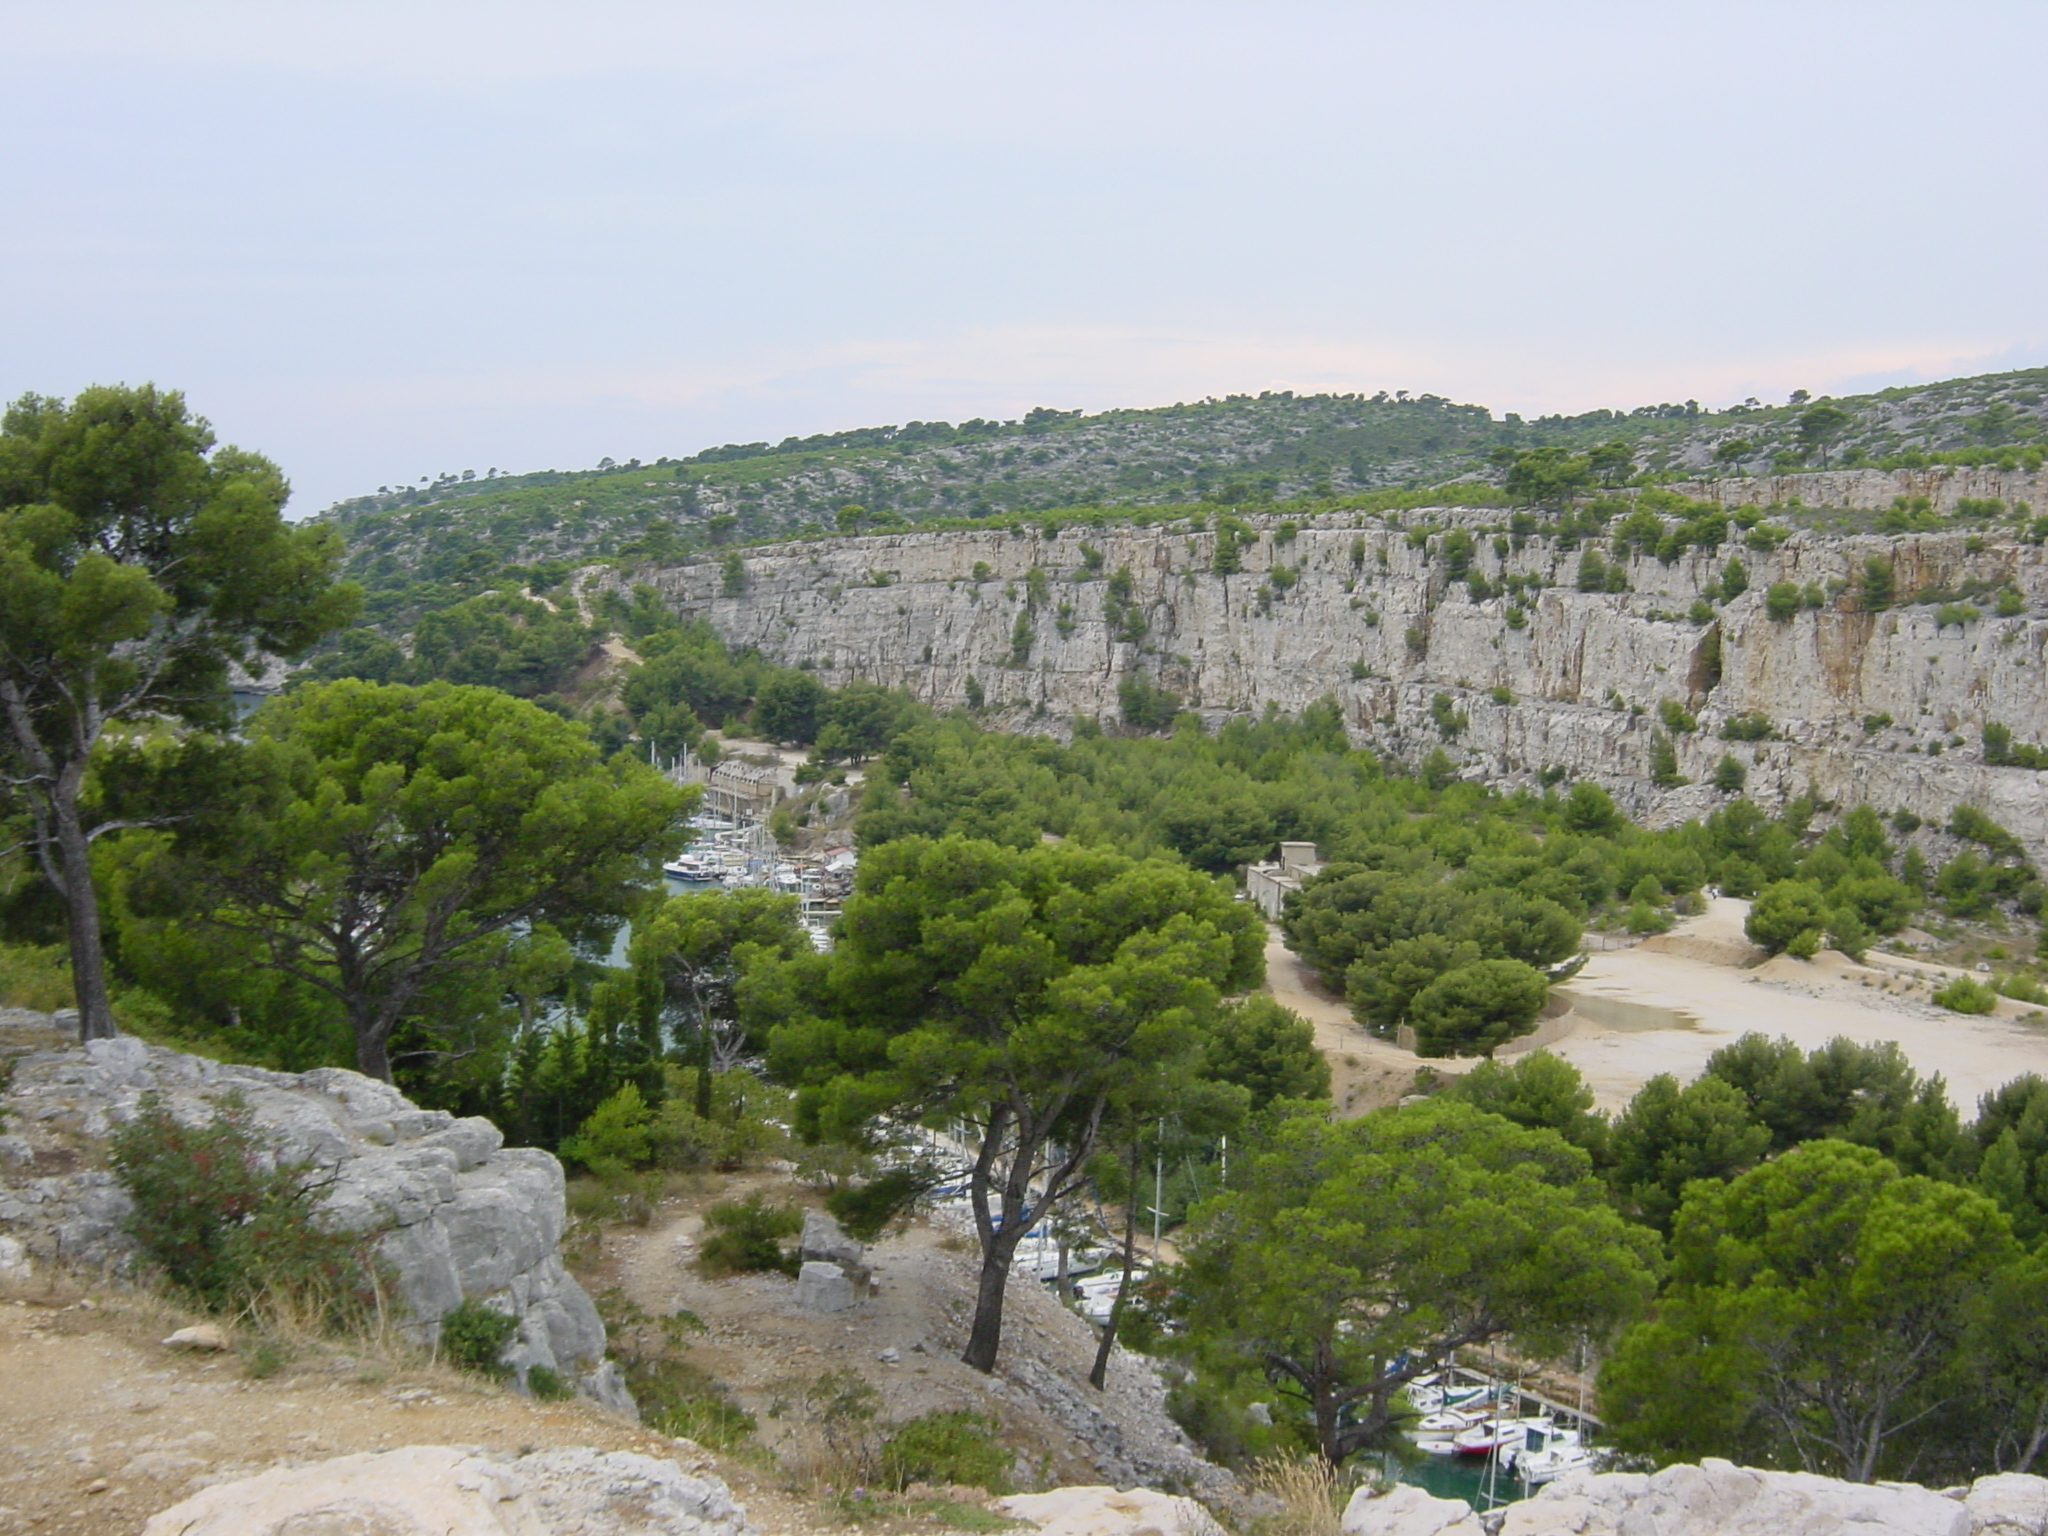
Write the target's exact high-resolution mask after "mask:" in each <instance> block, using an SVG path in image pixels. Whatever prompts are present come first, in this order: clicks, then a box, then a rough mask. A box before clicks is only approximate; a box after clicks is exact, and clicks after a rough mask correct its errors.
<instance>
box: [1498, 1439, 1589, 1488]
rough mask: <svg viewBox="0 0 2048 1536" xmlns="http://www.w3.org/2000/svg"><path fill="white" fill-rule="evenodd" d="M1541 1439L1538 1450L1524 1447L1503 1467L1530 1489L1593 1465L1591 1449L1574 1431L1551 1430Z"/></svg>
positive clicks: (1586, 1469)
mask: <svg viewBox="0 0 2048 1536" xmlns="http://www.w3.org/2000/svg"><path fill="white" fill-rule="evenodd" d="M1541 1438H1542V1441H1543V1443H1542V1444H1541V1445H1540V1446H1538V1445H1533V1444H1524V1445H1523V1446H1522V1448H1521V1449H1520V1450H1517V1451H1515V1452H1514V1453H1513V1459H1512V1460H1510V1461H1507V1462H1506V1463H1505V1464H1506V1466H1507V1469H1508V1471H1510V1472H1512V1473H1513V1474H1514V1475H1515V1477H1516V1478H1518V1479H1519V1480H1520V1481H1521V1482H1523V1483H1524V1484H1526V1485H1527V1486H1529V1487H1531V1488H1540V1487H1541V1486H1542V1485H1543V1484H1545V1483H1551V1482H1555V1481H1556V1480H1557V1479H1558V1478H1560V1477H1563V1476H1565V1475H1566V1474H1567V1473H1571V1472H1581V1471H1590V1470H1591V1469H1592V1468H1593V1467H1594V1465H1595V1464H1596V1453H1595V1452H1594V1450H1593V1447H1591V1446H1590V1445H1587V1444H1586V1443H1585V1439H1584V1437H1583V1436H1581V1435H1580V1433H1579V1432H1578V1431H1577V1430H1576V1429H1560V1430H1554V1431H1552V1432H1551V1433H1549V1434H1546V1435H1544V1436H1542V1437H1541Z"/></svg>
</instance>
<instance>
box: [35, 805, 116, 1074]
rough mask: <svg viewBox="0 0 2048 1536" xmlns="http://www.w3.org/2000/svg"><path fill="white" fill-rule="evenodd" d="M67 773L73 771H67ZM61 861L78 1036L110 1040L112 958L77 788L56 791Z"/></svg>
mask: <svg viewBox="0 0 2048 1536" xmlns="http://www.w3.org/2000/svg"><path fill="white" fill-rule="evenodd" d="M67 777H68V776H67ZM50 799H51V801H52V802H53V803H52V805H51V807H50V809H51V817H52V819H53V820H54V821H55V822H56V833H57V836H56V843H57V865H58V868H59V869H60V870H61V871H62V873H63V876H64V886H63V892H62V894H63V897H64V909H65V924H64V926H65V930H66V936H67V938H68V939H69V940H70V944H71V986H72V990H73V991H74V992H76V993H77V996H78V1038H79V1039H80V1040H111V1039H113V1038H114V1036H116V1035H118V1034H119V1033H120V1032H121V1031H120V1030H119V1029H117V1028H116V1027H115V1025H114V1007H113V1004H112V1002H110V1001H109V1000H108V997H107V961H106V956H105V954H104V953H103V952H102V951H101V949H100V903H99V895H98V893H97V892H96V891H94V889H93V885H92V847H91V844H90V843H89V842H88V840H87V838H86V835H85V829H84V828H83V827H81V826H80V825H79V824H78V802H77V799H76V792H75V790H74V792H73V793H72V794H71V795H68V796H67V795H65V794H64V793H63V787H62V786H60V789H59V791H58V792H57V793H55V794H53V795H51V797H50Z"/></svg>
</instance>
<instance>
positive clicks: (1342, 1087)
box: [1266, 927, 1472, 1115]
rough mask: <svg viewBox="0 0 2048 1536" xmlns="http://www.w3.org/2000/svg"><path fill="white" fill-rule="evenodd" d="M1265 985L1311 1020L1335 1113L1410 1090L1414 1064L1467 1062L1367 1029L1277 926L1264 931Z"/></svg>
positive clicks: (1366, 1107) (1357, 1111) (1459, 1066)
mask: <svg viewBox="0 0 2048 1536" xmlns="http://www.w3.org/2000/svg"><path fill="white" fill-rule="evenodd" d="M1266 990H1267V991H1268V992H1270V993H1271V994H1272V995H1273V1000H1274V1001H1275V1002H1277V1003H1279V1004H1280V1005H1281V1006H1282V1007H1285V1008H1292V1009H1293V1010H1294V1011H1295V1012H1296V1013H1298V1014H1300V1015H1301V1016H1302V1017H1303V1018H1305V1019H1307V1020H1308V1021H1309V1023H1310V1024H1312V1025H1314V1026H1315V1032H1316V1046H1317V1048H1318V1049H1319V1050H1321V1051H1322V1053H1323V1054H1324V1055H1325V1056H1327V1057H1328V1058H1329V1060H1330V1094H1331V1097H1332V1099H1333V1100H1334V1101H1335V1103H1336V1106H1337V1113H1338V1114H1340V1115H1362V1114H1366V1113H1367V1112H1369V1111H1371V1110H1375V1109H1384V1108H1385V1107H1386V1106H1387V1105H1389V1104H1392V1103H1394V1102H1395V1101H1397V1100H1398V1099H1400V1098H1401V1097H1402V1095H1404V1094H1409V1093H1413V1092H1414V1091H1415V1073H1416V1071H1417V1069H1418V1068H1421V1067H1429V1068H1432V1069H1434V1070H1435V1071H1437V1072H1440V1073H1445V1074H1455V1073H1457V1072H1459V1071H1461V1070H1463V1069H1464V1068H1466V1067H1469V1066H1471V1065H1472V1063H1471V1062H1469V1061H1464V1062H1459V1061H1431V1060H1426V1059H1425V1058H1423V1057H1421V1056H1418V1055H1416V1054H1415V1053H1414V1052H1413V1051H1404V1050H1402V1049H1401V1048H1400V1047H1399V1046H1397V1045H1394V1044H1392V1043H1391V1042H1389V1041H1386V1040H1381V1039H1379V1038H1378V1037H1377V1036H1375V1035H1373V1034H1372V1033H1370V1032H1369V1031H1368V1030H1367V1029H1366V1027H1365V1026H1364V1025H1363V1024H1360V1023H1359V1022H1358V1020H1356V1019H1354V1018H1353V1017H1352V1016H1351V1009H1350V1008H1349V1007H1348V1006H1347V1005H1346V1004H1345V1002H1344V1000H1343V999H1342V998H1341V997H1338V996H1337V995H1336V994H1335V993H1334V992H1332V991H1330V989H1329V988H1328V987H1325V986H1324V985H1323V984H1322V983H1321V982H1320V981H1318V980H1316V978H1315V973H1314V972H1312V971H1311V970H1310V969H1309V968H1308V966H1307V965H1306V964H1304V963H1303V961H1302V959H1301V957H1300V956H1299V955H1297V954H1295V952H1294V951H1293V950H1291V949H1289V948H1288V947H1287V941H1286V940H1285V939H1283V938H1282V937H1281V936H1280V930H1279V929H1277V928H1271V927H1269V928H1268V929H1267V931H1266Z"/></svg>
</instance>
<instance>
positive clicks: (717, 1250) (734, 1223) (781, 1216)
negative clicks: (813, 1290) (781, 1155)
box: [697, 1194, 804, 1275]
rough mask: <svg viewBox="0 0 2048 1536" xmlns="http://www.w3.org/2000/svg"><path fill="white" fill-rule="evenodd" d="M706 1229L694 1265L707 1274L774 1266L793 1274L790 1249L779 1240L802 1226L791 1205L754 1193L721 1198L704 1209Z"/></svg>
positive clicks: (794, 1259)
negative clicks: (766, 1199)
mask: <svg viewBox="0 0 2048 1536" xmlns="http://www.w3.org/2000/svg"><path fill="white" fill-rule="evenodd" d="M704 1225H705V1226H706V1227H707V1228H708V1229H709V1230H708V1231H707V1232H706V1234H705V1237H704V1242H703V1246H702V1247H701V1248H700V1249H699V1250H698V1254H697V1268H698V1269H699V1270H701V1271H702V1272H703V1273H705V1274H707V1275H737V1274H746V1273H750V1272H755V1271H760V1270H774V1271H778V1272H780V1273H782V1274H785V1275H794V1274H795V1273H796V1272H797V1269H798V1267H799V1266H798V1261H797V1256H796V1253H795V1251H794V1250H790V1251H787V1252H785V1251H784V1249H783V1246H782V1240H783V1239H784V1238H786V1237H795V1236H796V1235H797V1233H799V1232H801V1231H802V1230H803V1229H804V1217H803V1212H802V1211H800V1210H798V1209H797V1208H796V1207H795V1206H793V1205H770V1204H768V1203H767V1201H765V1200H763V1199H762V1198H761V1197H760V1196H759V1195H758V1194H755V1195H749V1196H747V1198H746V1199H744V1200H721V1201H719V1202H718V1204H716V1205H714V1206H712V1207H711V1209H710V1210H709V1211H707V1212H706V1213H705V1216H704Z"/></svg>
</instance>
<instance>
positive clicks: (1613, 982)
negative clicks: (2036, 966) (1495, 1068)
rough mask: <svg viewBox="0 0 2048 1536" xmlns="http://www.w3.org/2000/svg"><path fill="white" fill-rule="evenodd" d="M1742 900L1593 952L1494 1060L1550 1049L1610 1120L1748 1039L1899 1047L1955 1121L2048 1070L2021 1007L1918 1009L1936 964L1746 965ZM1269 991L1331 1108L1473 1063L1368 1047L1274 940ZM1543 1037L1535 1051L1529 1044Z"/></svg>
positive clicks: (2037, 1030) (1375, 1044)
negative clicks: (1538, 1024) (1317, 1070)
mask: <svg viewBox="0 0 2048 1536" xmlns="http://www.w3.org/2000/svg"><path fill="white" fill-rule="evenodd" d="M1748 909H1749V904H1748V903H1747V902H1743V901H1737V900H1733V899H1731V898H1727V897H1722V898H1717V899H1716V900H1714V901H1711V902H1709V903H1708V906H1707V910H1706V911H1705V912H1704V913H1702V914H1701V915H1699V916H1698V917H1694V918H1691V919H1688V920H1687V921H1686V922H1684V923H1681V924H1679V925H1678V926H1677V927H1676V928H1674V929H1673V930H1672V931H1671V933H1670V934H1668V935H1665V936H1664V937H1662V938H1659V939H1652V940H1649V941H1647V942H1645V943H1643V944H1639V945H1633V946H1631V947H1629V948H1626V949H1614V950H1604V951H1598V952H1595V953H1594V954H1593V956H1592V958H1591V959H1590V960H1589V961H1588V962H1587V965H1586V968H1585V969H1584V970H1583V971H1581V972H1580V973H1579V974H1578V975H1577V976H1575V977H1574V978H1572V980H1571V981H1569V982H1567V983H1566V984H1565V985H1564V986H1562V987H1560V988H1559V989H1558V994H1557V995H1558V996H1559V998H1560V999H1562V1000H1565V1001H1568V1002H1571V1003H1572V1004H1573V1005H1574V1006H1573V1007H1572V1008H1571V1010H1570V1011H1569V1012H1567V1013H1565V1014H1564V1015H1563V1016H1562V1017H1560V1018H1556V1019H1549V1020H1546V1021H1545V1022H1544V1025H1543V1027H1542V1029H1541V1031H1540V1033H1539V1035H1538V1036H1536V1037H1533V1038H1532V1039H1530V1040H1528V1041H1518V1042H1516V1045H1515V1046H1511V1047H1509V1048H1508V1049H1507V1050H1505V1051H1503V1052H1502V1053H1501V1054H1502V1056H1503V1057H1512V1056H1514V1055H1516V1054H1520V1053H1522V1052H1526V1051H1528V1050H1532V1049H1539V1048H1541V1049H1547V1050H1550V1051H1552V1052H1554V1053H1555V1054H1556V1055H1558V1056H1561V1057H1563V1058H1564V1059H1565V1060H1567V1061H1569V1062H1571V1063H1572V1064H1573V1065H1574V1066H1576V1067H1577V1068H1578V1069H1579V1071H1580V1072H1581V1073H1583V1074H1584V1076H1585V1078H1586V1081H1587V1084H1588V1085H1589V1086H1590V1087H1591V1088H1592V1089H1593V1093H1594V1096H1595V1099H1596V1100H1597V1102H1598V1103H1599V1106H1600V1107H1601V1108H1602V1109H1604V1110H1607V1111H1609V1112H1614V1111H1617V1110H1619V1109H1620V1108H1622V1106H1624V1105H1625V1104H1627V1102H1628V1100H1629V1099H1630V1097H1631V1096H1633V1095H1634V1093H1635V1091H1636V1090H1637V1089H1638V1088H1640V1087H1642V1085H1643V1084H1644V1083H1646V1082H1648V1081H1649V1080H1650V1079H1651V1078H1652V1077H1655V1076H1656V1075H1657V1074H1658V1073H1660V1072H1669V1073H1671V1074H1672V1075H1673V1076H1675V1077H1677V1078H1679V1079H1680V1080H1681V1081H1690V1080H1691V1079H1692V1078H1695V1077H1697V1076H1698V1075H1699V1074H1700V1071H1701V1070H1702V1069H1703V1068H1704V1067H1705V1066H1706V1062H1707V1058H1708V1057H1709V1056H1711V1055H1712V1054H1713V1053H1714V1052H1715V1051H1717V1050H1719V1049H1720V1048H1721V1047H1722V1046H1724V1045H1727V1044H1729V1043H1730V1042H1732V1041H1734V1040H1736V1039H1739V1038H1740V1037H1741V1036H1743V1035H1745V1034H1751V1033H1762V1034H1768V1035H1772V1036H1778V1035H1784V1036H1788V1037H1789V1038H1791V1039H1792V1040H1795V1041H1797V1042H1798V1043H1799V1045H1800V1046H1802V1047H1803V1048H1805V1049H1807V1050H1812V1049H1815V1048H1816V1047H1818V1046H1822V1045H1825V1044H1826V1043H1827V1042H1828V1041H1829V1040H1831V1039H1833V1038H1834V1037H1835V1036H1837V1035H1843V1036H1846V1037H1848V1038H1849V1039H1851V1040H1855V1041H1857V1042H1859V1043H1862V1044H1871V1043H1875V1042H1878V1041H1883V1040H1895V1041H1897V1042H1898V1044H1899V1046H1900V1048H1901V1049H1902V1050H1904V1052H1905V1053H1906V1057H1907V1059H1908V1060H1909V1061H1911V1062H1912V1063H1913V1065H1914V1067H1915V1068H1916V1069H1917V1070H1919V1071H1920V1072H1922V1073H1923V1074H1933V1073H1940V1074H1941V1076H1942V1077H1943V1078H1944V1079H1946V1081H1947V1083H1948V1089H1949V1096H1950V1098H1951V1099H1952V1100H1953V1101H1954V1102H1955V1104H1956V1106H1957V1108H1958V1109H1959V1110H1961V1111H1962V1113H1963V1114H1964V1115H1965V1116H1968V1115H1970V1114H1973V1113H1974V1112H1975V1110H1976V1106H1977V1101H1978V1100H1979V1099H1980V1098H1981V1097H1982V1096H1983V1095H1984V1094H1986V1093H1989V1092H1990V1091H1991V1090H1992V1089H1994V1088H1996V1087H1998V1086H1999V1085H2000V1084H2002V1083H2006V1082H2009V1081H2011V1080H2012V1079H2013V1078H2015V1077H2018V1076H2019V1075H2021V1074H2022V1073H2025V1072H2042V1073H2048V1028H2043V1027H2041V1026H2040V1025H2038V1024H2032V1023H2028V1022H2025V1021H2024V1018H2023V1017H2022V1016H2023V1015H2024V1014H2026V1013H2027V1012H2028V1011H2029V1010H2027V1009H2025V1008H2023V1007H2021V1006H2020V1005H2017V1004H2012V1003H2004V1004H2001V1005H2000V1012H1999V1014H1997V1015H1993V1016H1988V1017H1981V1018H1980V1017H1971V1016H1969V1015H1966V1014H1960V1013H1951V1012H1949V1011H1948V1010H1947V1009H1944V1008H1937V1007H1935V1006H1934V1005H1933V1004H1931V1003H1928V1002H1925V1001H1922V1000H1920V998H1922V997H1924V992H1925V989H1924V987H1921V986H1917V985H1913V984H1912V983H1913V982H1914V981H1915V980H1917V978H1920V977H1924V976H1934V977H1936V978H1937V979H1938V978H1939V976H1940V975H1942V974H1944V973H1945V968H1944V967H1940V966H1937V965H1933V964H1932V963H1930V962H1927V961H1923V960H1917V959H1914V958H1913V957H1910V956H1900V955H1888V954H1883V953H1879V952H1873V953H1872V954H1871V956H1870V957H1869V963H1867V964H1865V965H1856V964H1854V963H1852V962H1850V961H1849V960H1847V959H1846V958H1845V957H1843V956H1840V955H1836V954H1833V953H1832V952H1831V951H1823V952H1822V954H1821V955H1820V956H1819V957H1818V958H1817V959H1815V960H1812V961H1800V960H1793V959H1790V958H1788V957H1784V956H1780V957H1779V958H1777V959H1775V960H1772V961H1770V962H1768V963H1767V964H1765V965H1761V966H1757V967H1755V968H1754V969H1745V968H1744V967H1743V965H1742V964H1741V961H1742V960H1743V959H1745V958H1753V957H1754V955H1755V951H1754V950H1752V949H1751V948H1750V946H1749V945H1748V943H1747V941H1746V940H1745V939H1744V938H1743V934H1742V923H1743V918H1744V917H1745V916H1746V915H1747V913H1748ZM1266 962H1267V985H1268V989H1269V990H1270V991H1271V992H1272V994H1273V996H1274V997H1275V998H1276V999H1277V1000H1279V1001H1280V1002H1281V1003H1284V1004H1285V1005H1286V1006H1287V1007H1289V1008H1292V1009H1294V1010H1295V1012H1297V1013H1299V1014H1301V1015H1302V1016H1303V1017H1305V1018H1307V1019H1309V1020H1310V1022H1311V1023H1313V1024H1314V1026H1315V1030H1316V1043H1317V1044H1318V1045H1320V1046H1321V1047H1322V1049H1323V1051H1324V1052H1325V1054H1327V1055H1328V1056H1329V1057H1330V1060H1331V1065H1332V1069H1333V1073H1334V1076H1335V1078H1336V1097H1337V1104H1338V1107H1339V1110H1340V1112H1342V1113H1347V1114H1362V1113H1364V1112H1365V1111H1366V1110H1369V1109H1373V1108H1376V1107H1378V1106H1380V1105H1383V1104H1386V1103H1390V1102H1392V1101H1393V1100H1394V1099H1396V1098H1398V1097H1400V1095H1401V1094H1402V1093H1405V1092H1408V1091H1409V1085H1410V1084H1412V1083H1413V1081H1414V1073H1415V1070H1416V1069H1417V1068H1418V1067H1423V1066H1427V1067H1431V1068H1434V1069H1435V1070H1437V1071H1439V1072H1451V1073H1455V1072H1457V1071H1459V1070H1461V1069H1462V1068H1464V1067H1468V1066H1470V1065H1471V1063H1470V1062H1440V1061H1428V1060H1425V1059H1423V1058H1421V1057H1418V1056H1416V1055H1414V1054H1413V1053H1412V1052H1409V1051H1403V1050H1400V1049H1398V1048H1397V1047H1395V1046H1393V1045H1391V1044H1389V1043H1388V1042H1386V1041H1383V1040H1377V1039H1374V1038H1373V1037H1372V1036H1371V1035H1370V1034H1368V1033H1367V1032H1366V1031H1365V1030H1364V1029H1363V1028H1362V1027H1361V1026H1360V1025H1359V1024H1358V1023H1357V1022H1356V1021H1355V1020H1353V1019H1352V1017H1351V1014H1350V1010H1349V1009H1348V1008H1346V1007H1345V1005H1344V1003H1343V1001H1342V1000H1341V999H1340V998H1337V997H1336V996H1334V995H1333V994H1331V993H1330V992H1329V991H1328V990H1327V989H1326V988H1324V987H1322V986H1321V985H1320V984H1318V983H1317V982H1316V981H1315V979H1314V978H1313V976H1311V975H1310V974H1309V972H1308V969H1307V967H1306V966H1304V965H1303V964H1302V962H1301V961H1300V959H1299V958H1298V957H1296V956H1295V955H1294V954H1293V952H1292V951H1290V950H1289V949H1287V947H1286V945H1285V943H1284V941H1283V940H1281V938H1280V937H1279V935H1278V934H1277V932H1276V933H1274V934H1273V935H1272V936H1271V939H1270V942H1269V943H1268V945H1267V950H1266ZM1539 1042H1540V1043H1539Z"/></svg>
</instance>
